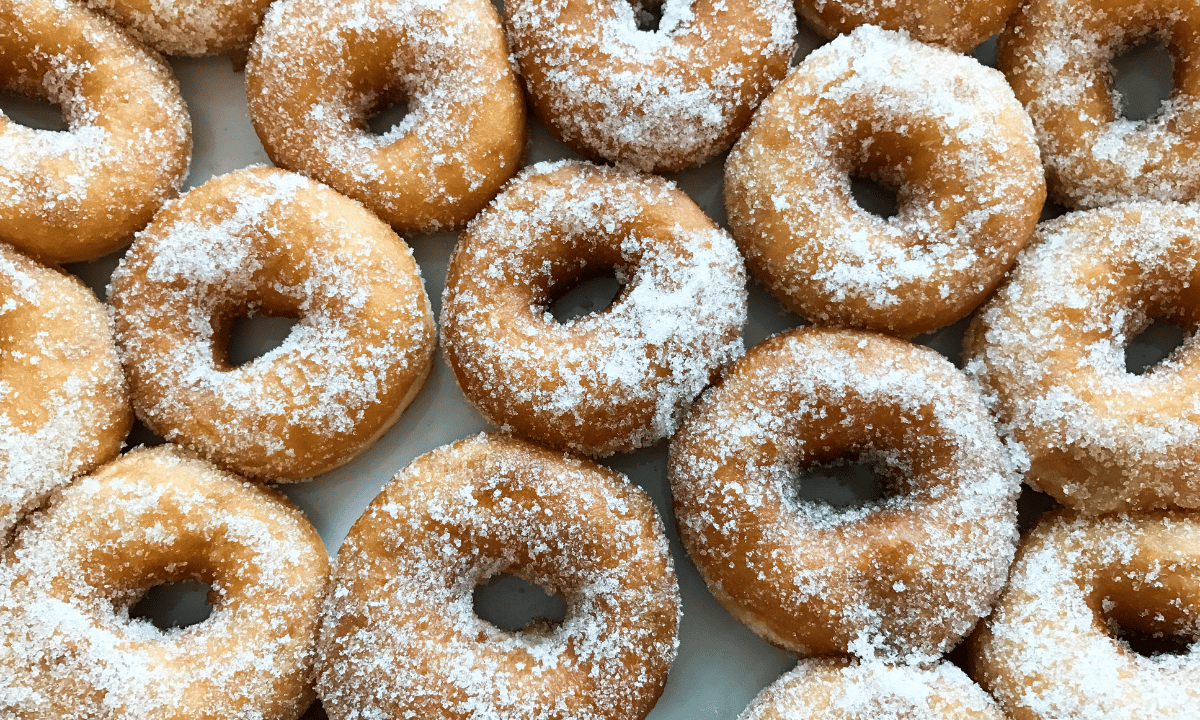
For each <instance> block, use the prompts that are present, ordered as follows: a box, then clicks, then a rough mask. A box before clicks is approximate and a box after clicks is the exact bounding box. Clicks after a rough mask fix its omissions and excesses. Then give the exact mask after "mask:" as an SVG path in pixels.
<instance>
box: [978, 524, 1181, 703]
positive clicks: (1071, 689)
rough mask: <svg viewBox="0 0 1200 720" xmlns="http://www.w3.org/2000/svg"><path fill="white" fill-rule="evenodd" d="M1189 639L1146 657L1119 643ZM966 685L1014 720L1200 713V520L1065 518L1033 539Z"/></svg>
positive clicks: (984, 634) (983, 635) (984, 632)
mask: <svg viewBox="0 0 1200 720" xmlns="http://www.w3.org/2000/svg"><path fill="white" fill-rule="evenodd" d="M1129 630H1132V631H1135V632H1140V633H1143V634H1146V635H1155V634H1161V635H1170V636H1178V637H1182V638H1186V639H1187V641H1188V642H1190V644H1191V649H1190V651H1189V652H1186V653H1184V654H1180V655H1173V654H1169V653H1164V654H1158V655H1142V654H1140V653H1139V652H1137V651H1135V650H1134V649H1133V648H1132V647H1131V646H1130V645H1129V644H1128V642H1127V641H1125V640H1124V639H1121V637H1120V634H1121V632H1122V631H1129ZM973 643H974V646H975V647H974V652H973V655H972V659H971V669H970V671H971V675H972V676H973V677H974V678H975V679H976V680H978V681H979V682H980V684H982V685H983V686H984V687H985V688H987V689H988V690H989V691H990V692H991V693H992V696H993V697H995V698H996V700H998V701H999V702H1000V705H1001V706H1002V707H1003V708H1004V711H1005V713H1006V715H1007V717H1009V718H1012V720H1058V718H1072V719H1073V720H1160V719H1162V718H1171V719H1172V720H1175V719H1177V720H1185V718H1191V717H1194V716H1195V713H1196V708H1197V707H1200V653H1198V652H1197V648H1198V647H1200V518H1197V517H1196V515H1195V514H1194V513H1163V514H1143V515H1117V516H1109V517H1103V518H1098V519H1094V520H1087V519H1082V518H1080V517H1078V516H1072V515H1070V514H1066V513H1058V514H1055V515H1052V516H1050V517H1048V518H1043V520H1042V522H1041V523H1040V524H1039V525H1038V526H1037V528H1035V529H1034V531H1033V532H1032V533H1031V534H1030V535H1029V536H1028V537H1026V538H1025V539H1024V540H1023V541H1022V543H1021V548H1020V550H1019V551H1018V557H1017V562H1016V564H1015V565H1014V566H1013V571H1012V576H1011V579H1010V580H1009V586H1008V588H1007V589H1006V590H1005V591H1004V594H1003V595H1002V596H1001V598H1000V602H999V603H998V604H997V605H996V610H995V612H994V613H993V614H992V616H991V617H990V618H989V619H988V620H987V621H986V622H985V623H984V624H983V626H982V629H981V631H980V632H979V634H978V635H977V636H976V637H975V638H974V639H973Z"/></svg>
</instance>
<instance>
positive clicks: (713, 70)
mask: <svg viewBox="0 0 1200 720" xmlns="http://www.w3.org/2000/svg"><path fill="white" fill-rule="evenodd" d="M655 5H657V6H658V7H659V9H660V10H661V15H662V17H661V19H660V20H659V22H658V27H657V29H655V30H653V31H643V30H640V29H639V27H638V21H639V18H638V14H639V13H648V12H649V10H650V8H651V6H655ZM505 11H506V13H507V15H508V30H509V39H510V41H511V42H512V46H513V56H514V57H515V58H516V59H517V62H518V64H519V65H520V68H521V78H522V79H523V80H524V82H525V87H526V89H527V90H528V91H529V96H530V100H531V102H532V104H533V109H534V111H535V112H536V113H537V115H538V117H540V118H541V120H542V122H544V123H545V124H546V126H547V127H549V128H550V131H551V132H552V133H554V135H555V136H556V137H558V138H559V139H560V140H562V141H563V142H565V143H566V144H568V145H570V146H571V147H572V148H573V149H575V150H576V151H578V152H580V153H582V154H584V155H586V156H588V157H590V158H593V159H596V160H607V161H609V162H615V163H617V164H619V165H623V166H628V167H631V168H634V169H637V170H641V171H644V172H666V171H672V170H682V169H684V168H686V167H691V166H694V165H700V164H702V163H705V162H707V161H708V160H710V159H711V158H713V157H714V156H716V155H717V154H718V153H720V152H722V151H724V150H725V149H726V148H728V147H729V145H730V144H731V143H732V142H733V141H734V139H735V138H736V137H737V135H738V133H740V132H741V131H742V128H744V127H746V123H748V122H749V121H750V116H751V114H752V113H753V112H754V109H755V107H757V106H758V103H759V100H761V99H762V98H763V97H764V96H765V95H766V94H767V93H768V92H770V91H771V88H772V87H774V86H775V84H776V83H777V82H779V81H780V80H781V79H782V78H783V76H784V74H786V73H787V69H788V63H789V62H790V61H791V58H792V55H793V54H794V53H795V48H796V44H795V34H796V14H795V10H794V9H793V7H792V3H791V1H790V0H747V1H746V2H739V3H736V4H733V3H726V2H719V1H718V0H657V1H652V2H645V3H630V2H627V1H626V0H509V2H508V3H506V5H505Z"/></svg>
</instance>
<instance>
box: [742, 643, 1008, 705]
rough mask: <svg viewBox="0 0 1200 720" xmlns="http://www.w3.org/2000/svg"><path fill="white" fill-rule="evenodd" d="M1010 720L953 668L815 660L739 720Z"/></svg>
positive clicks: (773, 687)
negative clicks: (817, 719) (816, 719)
mask: <svg viewBox="0 0 1200 720" xmlns="http://www.w3.org/2000/svg"><path fill="white" fill-rule="evenodd" d="M814 718H821V720H914V719H916V718H919V719H920V720H1006V718H1005V717H1004V714H1003V713H1001V712H1000V708H999V707H997V706H996V701H995V700H993V699H991V698H990V697H988V694H987V693H985V692H984V691H983V690H982V689H981V688H980V687H979V686H978V685H976V684H975V683H973V682H971V679H970V678H969V677H967V676H966V674H964V673H963V671H962V670H959V669H958V668H957V667H955V666H954V665H951V664H949V663H938V664H937V665H934V666H933V667H931V668H928V669H922V668H917V667H912V666H907V665H887V664H884V663H881V662H875V661H872V662H865V663H863V662H855V661H851V660H846V659H841V658H839V659H835V658H812V659H805V660H801V661H800V664H798V665H797V666H796V668H795V669H794V670H792V671H791V672H788V673H787V674H786V675H784V676H783V677H781V678H779V679H778V680H776V681H775V682H774V683H773V684H771V686H770V687H768V688H766V689H765V690H763V691H762V692H761V693H759V694H758V697H756V698H754V701H753V702H752V703H750V706H749V707H747V708H746V710H745V711H744V712H743V713H742V714H741V715H740V716H738V720H811V719H814Z"/></svg>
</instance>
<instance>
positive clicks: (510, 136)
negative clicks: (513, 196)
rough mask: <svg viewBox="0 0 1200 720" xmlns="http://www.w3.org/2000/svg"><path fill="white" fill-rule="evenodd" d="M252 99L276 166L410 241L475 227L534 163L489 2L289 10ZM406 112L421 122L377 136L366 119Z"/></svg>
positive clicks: (251, 71) (251, 68)
mask: <svg viewBox="0 0 1200 720" xmlns="http://www.w3.org/2000/svg"><path fill="white" fill-rule="evenodd" d="M246 90H247V94H248V98H249V103H250V119H251V120H252V121H253V123H254V129H255V130H256V131H257V132H258V137H259V139H260V140H262V144H263V147H265V148H266V151H267V154H268V155H270V157H271V161H272V162H274V163H275V164H276V165H279V166H281V167H285V168H289V169H291V170H296V171H299V172H303V173H305V174H307V175H310V176H312V177H313V178H315V179H317V180H320V181H321V182H324V183H327V184H329V185H330V186H332V187H333V188H335V189H336V190H338V191H340V192H343V193H345V194H346V195H349V196H350V197H352V198H354V199H355V200H358V201H359V202H361V203H362V204H363V205H366V206H367V207H368V208H369V209H371V210H372V211H374V212H375V213H376V214H377V215H379V216H380V217H381V218H383V220H384V221H385V222H387V223H389V224H391V225H392V227H394V228H395V229H396V230H398V231H401V232H405V231H433V230H452V229H455V228H459V227H461V226H463V225H464V224H465V223H466V222H467V220H469V219H471V218H472V217H474V216H475V214H476V213H477V212H479V210H480V209H482V208H483V206H484V205H486V204H487V203H488V201H489V200H491V199H492V197H493V196H494V195H495V194H496V193H497V192H498V191H499V190H500V186H501V185H503V184H504V181H506V180H508V179H509V178H510V177H511V176H512V175H513V173H515V172H516V171H517V169H518V168H519V167H520V165H521V162H522V155H523V153H524V150H525V97H524V94H523V93H522V92H521V86H520V84H519V83H518V82H517V79H516V77H515V76H514V75H513V71H512V68H511V67H510V65H509V59H508V45H507V43H506V42H505V39H504V31H503V29H502V27H501V25H500V18H499V16H498V15H497V14H496V10H495V8H494V7H493V6H492V4H491V3H490V2H487V0H458V1H457V2H453V3H446V2H441V0H395V1H385V0H351V1H346V2H340V1H338V2H335V1H331V0H322V1H320V2H300V1H297V0H289V1H287V2H279V3H276V4H275V5H274V6H273V7H272V9H271V11H270V12H269V13H268V14H267V18H266V20H265V21H264V22H263V26H262V29H261V30H260V31H259V34H258V37H257V38H256V39H255V43H254V45H253V46H252V47H251V50H250V60H249V63H248V65H247V67H246ZM394 100H400V101H405V102H407V103H408V115H407V116H406V117H405V118H404V120H403V121H402V122H401V123H399V124H398V125H397V126H395V127H394V128H392V129H391V130H390V131H388V132H386V133H384V134H383V135H373V134H371V133H370V131H369V130H368V128H367V118H369V117H371V116H372V115H373V114H375V112H376V111H378V110H382V109H383V108H385V107H387V106H388V104H389V103H391V102H392V101H394Z"/></svg>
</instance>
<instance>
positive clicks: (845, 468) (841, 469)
mask: <svg viewBox="0 0 1200 720" xmlns="http://www.w3.org/2000/svg"><path fill="white" fill-rule="evenodd" d="M880 460H881V458H875V459H872V458H871V457H870V453H866V454H863V455H857V456H847V457H838V458H834V459H832V460H827V461H825V462H818V463H814V464H812V465H810V466H808V467H806V468H804V469H802V470H801V471H800V472H798V473H796V474H795V476H794V477H793V480H792V482H793V484H794V485H795V492H796V498H797V500H799V501H801V502H814V503H824V504H826V505H829V506H830V507H832V508H835V509H854V508H861V507H865V506H868V505H871V504H873V503H876V502H878V501H880V500H882V499H884V497H886V496H887V494H888V491H889V482H888V476H887V468H886V466H885V465H882V463H881V462H880Z"/></svg>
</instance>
